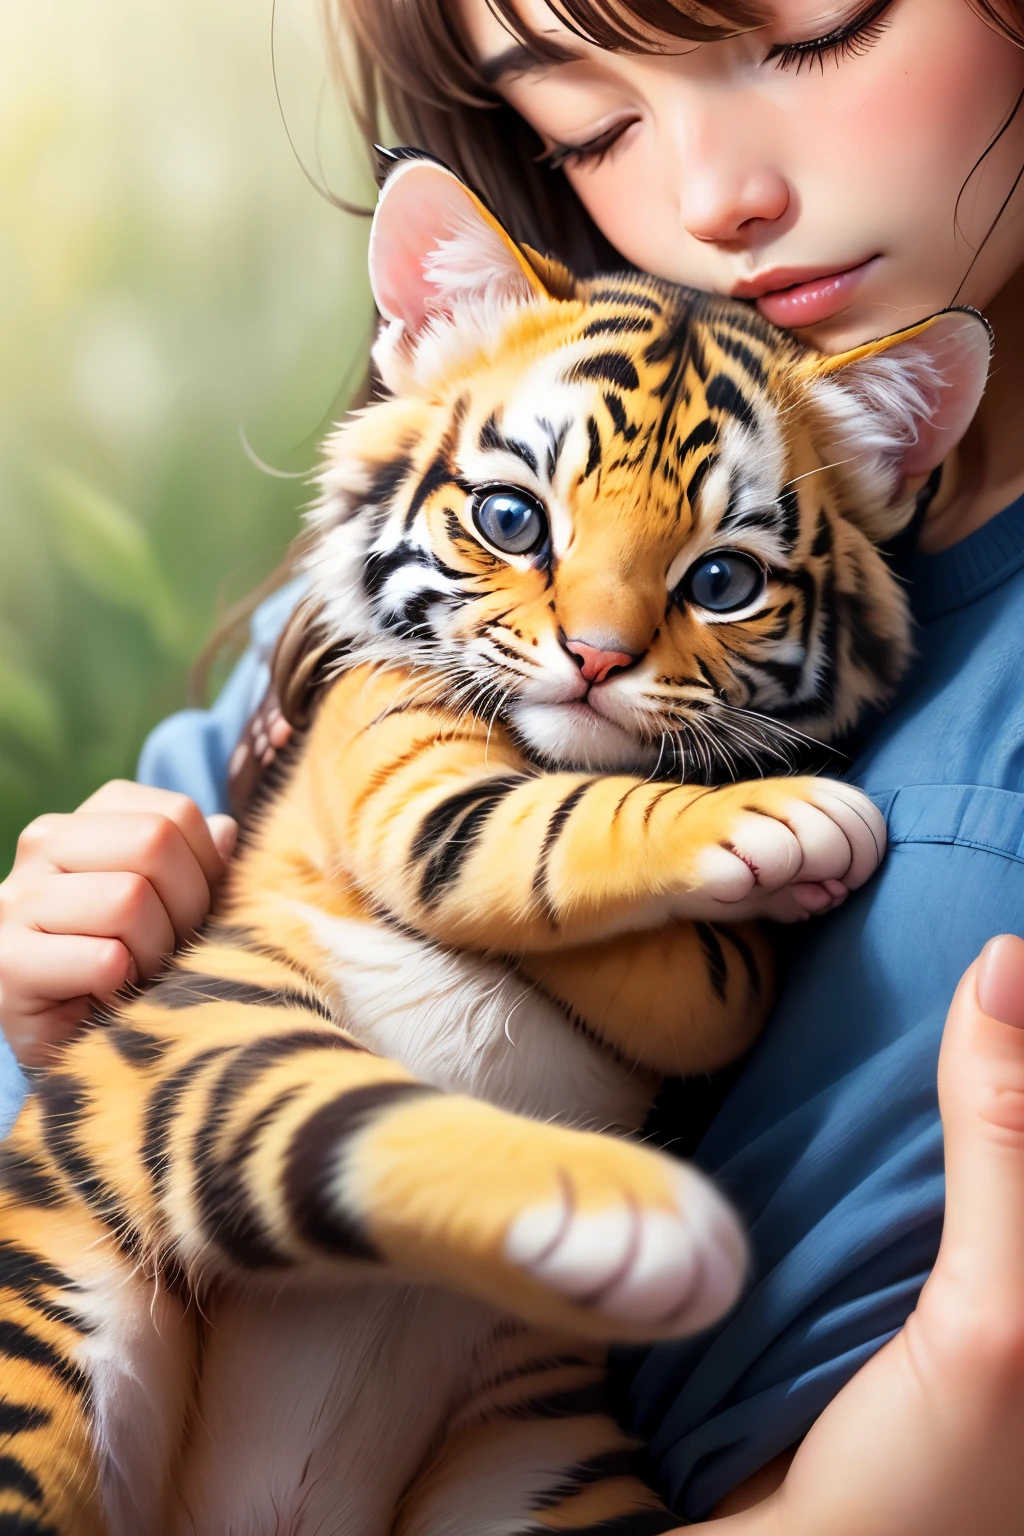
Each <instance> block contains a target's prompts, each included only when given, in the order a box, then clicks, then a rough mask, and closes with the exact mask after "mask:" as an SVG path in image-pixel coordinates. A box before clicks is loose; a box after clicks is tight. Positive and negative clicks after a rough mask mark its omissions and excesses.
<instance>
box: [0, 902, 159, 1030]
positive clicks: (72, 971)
mask: <svg viewBox="0 0 1024 1536" xmlns="http://www.w3.org/2000/svg"><path fill="white" fill-rule="evenodd" d="M132 965H133V961H132V957H131V954H130V953H129V951H128V949H127V948H126V946H125V945H124V944H122V943H121V941H120V939H111V938H88V937H86V936H84V935H82V934H56V933H38V932H37V931H36V930H35V929H34V928H14V927H13V926H12V927H11V929H10V930H9V931H7V930H5V932H4V934H3V936H2V939H0V970H2V973H3V992H2V994H0V1019H2V1020H3V1022H4V1026H5V1028H6V1023H7V1014H8V1013H9V1012H12V1011H13V1012H19V1011H20V1012H29V1013H32V1012H36V1013H42V1012H45V1010H46V1009H47V1008H48V1007H50V1006H51V1005H53V1004H55V1003H66V1002H69V1001H70V1000H71V999H72V998H75V997H80V996H85V995H87V994H89V993H91V994H93V995H94V996H95V997H109V996H111V994H112V993H114V992H116V991H117V989H118V988H119V987H123V986H124V985H125V983H126V982H127V981H130V980H133V979H134V974H133V971H132Z"/></svg>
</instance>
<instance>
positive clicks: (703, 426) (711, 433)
mask: <svg viewBox="0 0 1024 1536" xmlns="http://www.w3.org/2000/svg"><path fill="white" fill-rule="evenodd" d="M717 441H718V424H717V422H714V421H712V420H711V417H710V416H702V417H701V419H700V421H698V423H697V425H696V426H695V427H694V428H693V430H692V432H690V433H689V434H688V435H687V436H686V437H684V438H683V440H682V442H681V443H677V444H676V458H677V459H678V460H679V462H680V464H685V463H686V460H687V458H688V457H689V456H690V454H691V453H696V452H698V450H699V449H701V448H713V447H714V446H715V444H716V443H717Z"/></svg>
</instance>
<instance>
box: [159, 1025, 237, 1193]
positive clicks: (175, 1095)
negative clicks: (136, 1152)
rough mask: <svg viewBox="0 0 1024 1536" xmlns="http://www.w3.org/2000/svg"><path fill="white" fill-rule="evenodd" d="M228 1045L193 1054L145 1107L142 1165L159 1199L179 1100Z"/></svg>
mask: <svg viewBox="0 0 1024 1536" xmlns="http://www.w3.org/2000/svg"><path fill="white" fill-rule="evenodd" d="M227 1050H228V1047H227V1046H226V1045H215V1046H211V1047H210V1048H209V1049H208V1050H205V1051H200V1052H199V1053H198V1055H196V1056H193V1057H191V1058H190V1059H189V1060H188V1061H186V1062H185V1063H184V1064H183V1065H182V1066H180V1067H179V1068H178V1069H177V1071H176V1072H172V1073H171V1074H170V1075H169V1076H168V1077H165V1078H164V1079H163V1081H162V1082H160V1083H158V1084H157V1086H156V1088H155V1089H154V1090H153V1093H152V1094H151V1095H150V1099H149V1103H148V1105H147V1106H146V1118H145V1130H144V1132H143V1137H142V1146H141V1149H140V1157H141V1161H142V1166H143V1167H144V1168H145V1169H146V1171H147V1172H148V1174H149V1176H150V1178H151V1179H152V1181H153V1190H154V1193H155V1194H156V1197H157V1199H158V1200H159V1199H162V1198H163V1193H164V1186H165V1185H166V1182H167V1175H168V1173H169V1171H170V1162H171V1159H170V1150H169V1147H168V1140H169V1137H170V1131H171V1125H172V1123H173V1121H174V1118H175V1116H176V1115H177V1113H178V1105H179V1102H180V1100H181V1099H182V1098H183V1097H184V1095H185V1094H186V1093H187V1092H188V1090H189V1088H190V1087H191V1086H192V1083H193V1082H194V1080H195V1079H196V1078H197V1077H199V1076H200V1075H201V1074H202V1073H203V1072H204V1071H205V1070H206V1068H207V1067H209V1066H210V1065H211V1064H212V1063H213V1062H215V1061H216V1060H217V1059H218V1058H219V1057H222V1056H224V1055H225V1054H226V1052H227Z"/></svg>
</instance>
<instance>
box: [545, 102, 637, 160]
mask: <svg viewBox="0 0 1024 1536" xmlns="http://www.w3.org/2000/svg"><path fill="white" fill-rule="evenodd" d="M639 121H640V118H639V117H637V116H635V115H634V116H630V117H627V118H624V119H620V120H619V121H617V122H614V123H612V124H611V125H610V126H609V127H607V128H604V129H602V130H601V132H600V133H596V134H594V135H593V137H592V138H589V139H585V140H584V142H583V143H582V144H561V143H558V142H557V141H556V142H555V143H553V144H552V146H551V148H550V149H548V150H546V151H545V153H544V154H543V155H541V156H540V157H539V159H540V161H541V163H542V164H543V165H547V166H550V168H551V169H552V170H554V171H557V170H580V169H582V168H583V167H585V166H588V167H594V166H598V165H600V164H601V162H602V161H603V160H605V159H607V157H608V155H609V154H610V153H611V152H612V150H614V149H616V148H617V147H618V145H619V144H620V142H621V140H622V138H623V136H624V135H625V134H626V133H628V132H629V130H630V129H631V128H633V127H635V126H636V124H637V123H638V122H639Z"/></svg>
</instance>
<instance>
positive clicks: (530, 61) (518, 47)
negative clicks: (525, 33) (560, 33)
mask: <svg viewBox="0 0 1024 1536" xmlns="http://www.w3.org/2000/svg"><path fill="white" fill-rule="evenodd" d="M582 57H583V55H582V53H578V52H577V51H576V49H575V48H568V47H566V46H565V45H564V44H563V43H549V42H547V41H545V42H544V43H543V44H542V45H541V47H540V48H537V47H530V45H529V44H528V43H512V44H511V45H510V46H509V47H508V48H503V49H502V51H501V52H500V53H496V54H494V55H493V56H492V57H491V58H489V59H482V60H481V61H480V63H479V64H478V65H477V69H478V71H479V73H480V78H481V79H482V80H483V81H484V83H485V84H486V85H496V84H497V82H498V81H499V80H502V79H504V77H505V76H506V75H528V74H531V73H533V72H534V71H536V70H538V69H550V68H551V66H552V65H553V64H571V63H572V62H573V61H574V60H576V59H581V58H582Z"/></svg>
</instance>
